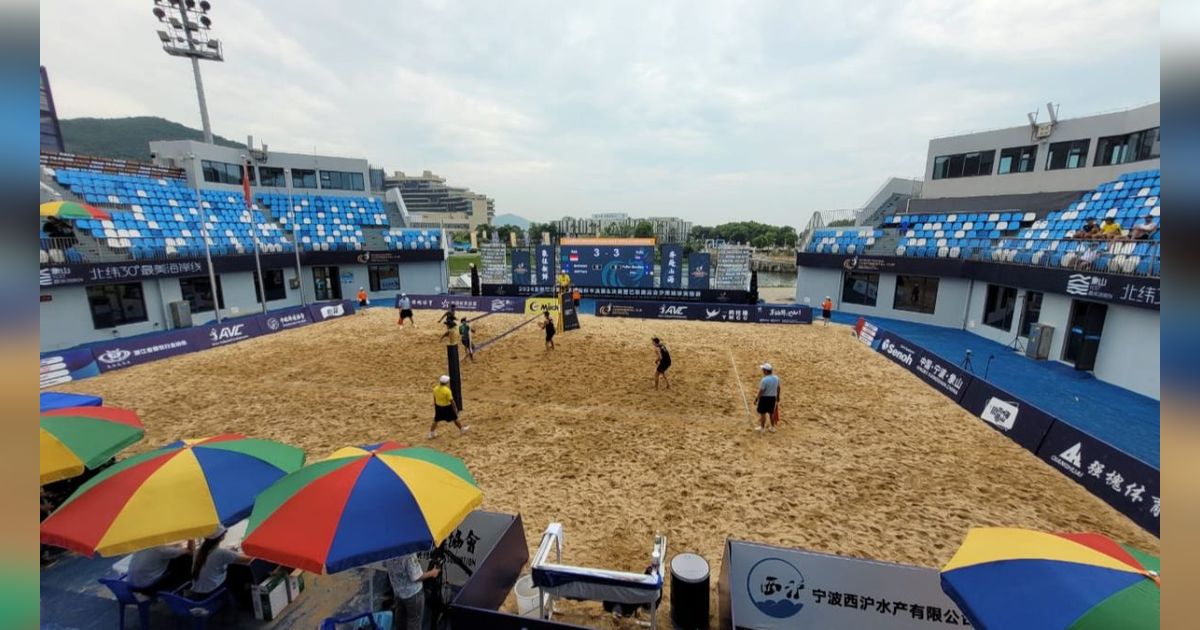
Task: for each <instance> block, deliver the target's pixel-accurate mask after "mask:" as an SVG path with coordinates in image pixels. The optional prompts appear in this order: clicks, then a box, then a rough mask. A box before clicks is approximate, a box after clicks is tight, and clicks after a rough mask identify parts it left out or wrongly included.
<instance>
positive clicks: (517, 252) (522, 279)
mask: <svg viewBox="0 0 1200 630" xmlns="http://www.w3.org/2000/svg"><path fill="white" fill-rule="evenodd" d="M532 280H533V272H532V269H531V268H530V266H529V250H528V249H524V248H518V249H514V250H512V281H513V284H530V283H531V282H532Z"/></svg>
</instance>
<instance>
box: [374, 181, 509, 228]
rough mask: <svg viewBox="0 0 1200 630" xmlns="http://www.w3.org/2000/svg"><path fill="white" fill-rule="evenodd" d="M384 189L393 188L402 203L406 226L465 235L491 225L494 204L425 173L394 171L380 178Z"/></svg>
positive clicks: (476, 194)
mask: <svg viewBox="0 0 1200 630" xmlns="http://www.w3.org/2000/svg"><path fill="white" fill-rule="evenodd" d="M383 187H384V189H385V190H386V189H395V190H396V191H397V192H399V193H400V197H401V198H402V199H403V200H404V206H405V209H406V210H407V216H408V226H409V227H414V228H438V227H444V228H446V229H447V230H454V231H461V232H467V231H471V230H475V229H476V228H478V227H479V226H481V225H491V223H492V218H493V217H495V216H496V202H495V201H494V200H493V199H491V198H489V197H488V196H487V195H482V194H480V193H476V192H472V191H471V190H470V189H468V188H459V187H455V186H447V185H446V178H445V177H441V176H438V175H435V174H433V173H432V172H431V171H425V172H423V173H421V174H420V175H406V174H404V173H403V172H401V171H396V172H394V173H392V174H391V175H387V176H385V177H384V178H383Z"/></svg>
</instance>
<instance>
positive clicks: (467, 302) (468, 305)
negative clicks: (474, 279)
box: [396, 295, 525, 313]
mask: <svg viewBox="0 0 1200 630" xmlns="http://www.w3.org/2000/svg"><path fill="white" fill-rule="evenodd" d="M408 300H409V302H411V303H412V307H413V308H414V309H437V310H442V311H444V310H446V309H448V308H450V305H451V304H453V305H454V308H455V309H457V310H460V311H484V312H487V313H522V312H524V311H525V300H524V298H510V297H474V296H470V295H409V296H408ZM396 308H400V296H398V295H397V296H396Z"/></svg>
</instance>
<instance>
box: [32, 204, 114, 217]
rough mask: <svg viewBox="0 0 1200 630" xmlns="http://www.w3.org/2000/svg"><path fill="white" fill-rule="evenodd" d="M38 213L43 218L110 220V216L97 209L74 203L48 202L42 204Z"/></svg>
mask: <svg viewBox="0 0 1200 630" xmlns="http://www.w3.org/2000/svg"><path fill="white" fill-rule="evenodd" d="M39 211H40V213H41V215H42V216H44V217H58V218H60V219H108V220H111V219H112V216H110V215H109V214H108V213H107V212H105V211H103V210H101V209H99V208H96V207H94V206H89V205H88V204H86V203H75V202H74V201H50V202H47V203H44V204H42V206H41V208H40V210H39Z"/></svg>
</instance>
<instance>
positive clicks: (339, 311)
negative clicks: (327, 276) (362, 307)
mask: <svg viewBox="0 0 1200 630" xmlns="http://www.w3.org/2000/svg"><path fill="white" fill-rule="evenodd" d="M353 314H354V303H353V302H351V301H350V300H341V301H340V302H336V301H335V302H317V303H315V304H309V305H308V316H309V317H311V318H312V320H313V321H314V322H323V321H325V320H327V319H335V318H338V317H345V316H347V315H353Z"/></svg>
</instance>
